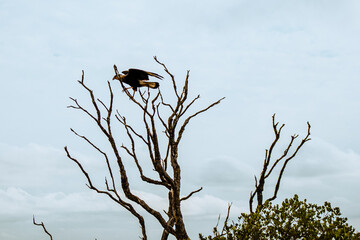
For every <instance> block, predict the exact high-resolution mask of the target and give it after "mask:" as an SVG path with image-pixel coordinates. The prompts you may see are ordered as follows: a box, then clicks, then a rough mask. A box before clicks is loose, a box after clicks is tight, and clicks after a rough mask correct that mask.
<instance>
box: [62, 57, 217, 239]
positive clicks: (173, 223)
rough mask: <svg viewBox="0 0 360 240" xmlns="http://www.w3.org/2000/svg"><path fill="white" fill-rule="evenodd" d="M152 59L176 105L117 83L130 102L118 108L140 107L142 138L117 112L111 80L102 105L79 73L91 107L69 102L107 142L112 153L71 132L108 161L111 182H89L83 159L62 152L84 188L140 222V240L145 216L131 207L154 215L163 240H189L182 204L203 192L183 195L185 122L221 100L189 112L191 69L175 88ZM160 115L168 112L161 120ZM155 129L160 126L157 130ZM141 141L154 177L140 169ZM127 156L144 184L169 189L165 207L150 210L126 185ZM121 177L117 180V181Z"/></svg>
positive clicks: (149, 204)
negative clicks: (83, 179)
mask: <svg viewBox="0 0 360 240" xmlns="http://www.w3.org/2000/svg"><path fill="white" fill-rule="evenodd" d="M154 59H155V61H156V62H157V63H158V64H160V65H161V66H162V67H163V68H164V71H165V72H166V73H167V74H168V76H169V78H170V80H171V82H172V90H171V91H172V92H173V94H174V96H175V98H176V103H175V104H170V103H168V102H167V101H166V99H164V96H163V94H162V93H161V91H160V89H159V90H156V94H154V95H152V94H151V93H153V91H154V90H149V89H147V90H146V91H144V92H141V91H139V95H138V96H136V95H135V97H133V96H132V94H131V93H130V92H129V91H128V90H127V89H126V87H125V86H124V85H123V83H122V82H120V84H121V87H122V90H123V91H124V92H125V94H126V95H127V96H128V97H129V101H127V102H124V103H122V104H133V105H134V106H135V107H137V108H138V109H140V111H141V112H142V114H141V116H139V117H140V118H141V119H142V122H143V129H141V130H144V132H145V134H143V133H141V130H139V129H135V127H134V126H132V125H131V124H130V123H128V121H127V119H126V117H125V116H123V115H122V114H121V109H115V107H114V101H116V100H117V99H118V98H115V97H114V91H113V87H112V84H110V82H108V83H107V84H108V89H109V99H110V100H109V102H108V103H105V102H104V101H102V100H101V99H98V98H97V97H96V96H95V93H94V91H93V90H92V89H90V88H89V87H88V85H87V84H86V83H85V77H84V72H83V73H82V77H81V80H79V81H78V82H79V84H80V85H81V86H82V88H83V89H84V90H85V91H86V92H88V94H89V97H90V100H91V105H92V106H91V109H87V108H85V107H83V105H82V104H81V103H80V102H79V101H78V100H77V99H75V98H71V100H72V101H73V104H72V105H70V106H69V107H70V108H74V109H77V110H80V111H82V112H83V113H85V115H86V116H88V117H89V118H90V119H91V120H92V121H93V122H94V123H95V124H96V126H97V127H98V129H99V130H100V131H101V132H102V134H103V135H104V136H105V137H106V139H107V142H108V144H109V146H110V148H111V152H106V151H105V150H103V149H101V148H100V147H98V146H97V145H96V144H95V143H94V142H93V141H92V140H90V138H88V137H87V136H84V135H81V134H79V133H78V132H76V131H75V130H74V129H71V131H72V132H73V133H74V134H75V135H76V136H78V137H80V138H81V139H83V140H84V141H85V142H86V143H88V144H89V145H90V146H91V147H92V148H94V149H95V150H97V152H98V153H99V156H100V157H101V158H102V159H103V161H105V162H106V166H107V174H106V175H108V176H110V179H106V178H105V182H104V185H103V186H98V185H97V184H95V183H94V182H93V181H92V178H91V176H90V174H89V173H88V172H87V170H86V169H85V168H84V167H83V165H82V164H81V161H79V160H78V159H77V158H76V157H74V156H73V155H72V154H71V153H70V151H69V149H68V148H67V147H65V151H66V154H67V157H68V158H69V159H71V160H72V161H74V162H75V163H76V164H77V166H78V167H79V168H80V170H81V171H82V173H83V175H84V176H85V177H86V179H87V186H88V187H89V188H90V189H92V190H94V191H96V192H98V193H101V194H104V195H107V196H108V197H109V198H111V199H112V200H113V201H115V202H116V203H117V204H119V205H120V206H122V207H123V208H125V209H126V210H128V211H129V212H130V213H131V214H132V215H133V216H135V217H136V218H137V219H138V222H139V223H140V226H141V230H142V239H147V235H146V227H145V221H144V218H143V216H142V215H141V214H140V213H139V212H138V210H136V208H135V207H134V206H135V205H138V206H140V207H141V208H142V209H144V210H145V211H146V212H147V213H149V214H150V215H152V216H153V217H155V218H156V219H157V221H158V222H159V223H160V224H161V226H162V227H163V229H164V230H163V234H162V238H161V239H167V238H168V236H169V234H172V235H174V236H175V237H176V239H182V240H183V239H189V237H188V235H187V232H186V229H185V224H184V221H183V216H182V212H181V202H182V201H185V200H187V199H188V198H190V197H191V196H192V195H193V194H195V193H197V192H199V191H201V189H202V188H199V189H197V190H194V191H192V192H190V193H188V194H187V195H184V196H183V195H181V181H180V180H181V168H180V164H179V159H178V153H179V152H178V149H179V144H180V142H181V139H182V137H183V133H184V131H185V129H186V126H187V125H188V124H189V122H190V121H191V120H192V119H193V118H194V117H196V116H198V115H199V114H200V113H203V112H205V111H207V110H209V109H210V108H212V107H214V106H215V105H217V104H219V103H220V102H221V100H222V99H223V98H221V99H219V100H218V101H216V102H214V103H212V104H211V105H209V106H208V107H205V108H203V109H201V110H199V111H196V112H193V113H188V112H190V108H191V106H193V104H194V103H195V102H196V101H197V100H198V99H199V97H200V96H199V95H198V96H197V97H195V98H193V99H191V100H188V82H189V71H187V74H186V77H185V82H184V85H183V86H182V88H181V90H179V86H178V83H177V82H176V81H175V77H174V76H173V75H172V74H171V73H170V71H169V70H168V69H167V67H166V66H165V64H163V63H161V62H160V61H158V60H157V58H156V57H154ZM114 70H115V74H119V72H118V70H117V67H116V66H115V65H114ZM164 81H166V80H164ZM114 83H115V82H114ZM116 83H118V82H116ZM117 86H118V85H117ZM115 92H119V91H115ZM164 112H168V113H170V114H168V115H166V116H165V114H164ZM159 125H160V126H162V127H161V128H159ZM117 127H122V128H123V129H124V130H125V131H124V132H125V135H124V136H120V138H119V137H118V136H116V137H115V134H113V128H117ZM158 128H159V129H158ZM160 135H165V139H167V140H166V142H167V144H166V147H165V148H162V147H161V146H162V145H161V144H160ZM125 138H126V139H127V141H129V143H130V144H129V145H124V144H122V143H123V142H124V139H125ZM139 141H140V142H141V143H142V144H144V146H146V149H147V159H148V161H151V164H152V167H153V169H154V171H155V172H156V176H157V177H156V178H154V177H150V176H147V175H146V174H145V173H144V171H143V166H142V165H141V162H142V161H140V159H139V157H138V154H137V153H138V148H137V145H136V143H138V142H139ZM125 157H126V158H129V157H130V158H131V159H132V160H133V161H134V163H135V165H136V167H137V169H138V172H139V175H140V177H141V179H142V181H144V182H146V183H148V184H153V185H158V186H161V187H163V188H164V189H166V190H167V192H168V209H166V210H164V211H160V210H158V209H154V208H153V207H152V206H151V203H148V202H146V201H144V199H142V198H141V197H140V196H138V195H137V194H136V193H134V191H133V189H132V188H131V187H130V184H129V179H128V173H127V171H126V168H125V165H124V160H123V159H124V158H125ZM114 162H115V163H116V164H115V166H116V167H113V166H114V164H113V163H114ZM119 175H120V181H117V179H119Z"/></svg>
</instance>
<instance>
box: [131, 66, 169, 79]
mask: <svg viewBox="0 0 360 240" xmlns="http://www.w3.org/2000/svg"><path fill="white" fill-rule="evenodd" d="M128 75H129V76H131V77H134V78H136V79H139V80H149V76H152V77H156V78H158V79H163V77H162V76H160V75H159V74H156V73H153V72H147V71H144V70H141V69H136V68H130V69H129V73H128Z"/></svg>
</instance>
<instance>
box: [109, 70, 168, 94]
mask: <svg viewBox="0 0 360 240" xmlns="http://www.w3.org/2000/svg"><path fill="white" fill-rule="evenodd" d="M122 73H123V74H116V75H115V76H114V77H113V80H114V79H117V80H119V81H121V82H123V83H126V84H128V85H130V87H129V88H132V89H133V90H134V94H135V91H136V90H137V88H139V87H149V88H158V87H159V83H158V82H149V81H148V80H149V76H152V77H156V78H158V79H163V77H162V76H160V75H159V74H156V73H152V72H147V71H144V70H140V69H135V68H130V69H129V70H128V71H123V72H122ZM126 89H128V88H126Z"/></svg>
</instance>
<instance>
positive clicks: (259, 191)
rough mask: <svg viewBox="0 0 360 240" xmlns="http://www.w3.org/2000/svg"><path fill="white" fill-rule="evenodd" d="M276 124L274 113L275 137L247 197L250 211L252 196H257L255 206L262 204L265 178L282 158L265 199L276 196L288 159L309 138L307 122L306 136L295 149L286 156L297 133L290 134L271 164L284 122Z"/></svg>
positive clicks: (269, 199)
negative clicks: (273, 183)
mask: <svg viewBox="0 0 360 240" xmlns="http://www.w3.org/2000/svg"><path fill="white" fill-rule="evenodd" d="M278 124H279V122H276V123H275V114H274V115H273V116H272V125H273V130H274V135H275V138H274V140H273V142H272V143H271V145H270V148H269V149H266V151H265V159H264V163H263V169H262V171H261V174H260V177H259V180H257V178H256V176H255V190H254V191H253V192H251V193H250V199H249V208H250V212H253V208H252V205H253V200H254V197H255V196H256V197H257V208H260V207H261V206H262V205H263V202H264V200H263V191H264V187H265V183H266V179H267V178H268V177H269V176H270V174H271V173H272V172H273V170H274V169H275V167H276V166H277V165H278V164H279V163H280V162H281V161H282V160H283V165H282V167H281V169H280V172H279V175H278V177H277V181H276V185H275V188H274V193H273V195H272V196H271V197H269V198H268V199H267V200H266V201H273V200H275V199H276V197H277V193H278V191H279V188H280V182H281V179H282V176H283V174H284V171H285V168H286V166H287V164H288V163H289V161H290V160H291V159H293V158H294V157H295V156H296V154H297V153H298V151H299V150H300V149H301V147H302V146H303V145H304V144H305V143H306V142H307V141H309V140H311V138H310V128H311V125H310V123H309V122H307V128H308V129H307V134H306V136H305V137H304V138H303V139H302V140H301V142H300V143H299V145H298V146H297V147H296V149H295V151H294V152H293V153H292V154H291V155H290V156H288V154H289V151H290V149H291V147H292V145H293V143H294V140H295V139H296V138H297V137H298V135H296V134H294V135H292V136H291V139H290V142H289V144H288V145H287V147H286V148H285V150H284V152H283V154H282V155H281V156H280V157H279V158H277V159H276V160H275V161H274V162H273V163H272V164H271V160H272V153H273V150H274V148H275V146H276V144H277V142H278V140H279V139H280V133H281V130H282V128H283V127H284V126H285V124H282V125H281V126H280V128H278Z"/></svg>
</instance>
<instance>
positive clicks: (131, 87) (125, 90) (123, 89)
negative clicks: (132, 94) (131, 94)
mask: <svg viewBox="0 0 360 240" xmlns="http://www.w3.org/2000/svg"><path fill="white" fill-rule="evenodd" d="M130 88H132V87H128V88H125V89H123V90H122V91H123V92H125V91H126V90H128V89H130Z"/></svg>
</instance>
